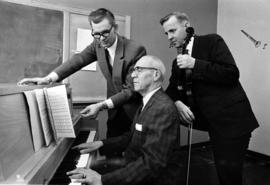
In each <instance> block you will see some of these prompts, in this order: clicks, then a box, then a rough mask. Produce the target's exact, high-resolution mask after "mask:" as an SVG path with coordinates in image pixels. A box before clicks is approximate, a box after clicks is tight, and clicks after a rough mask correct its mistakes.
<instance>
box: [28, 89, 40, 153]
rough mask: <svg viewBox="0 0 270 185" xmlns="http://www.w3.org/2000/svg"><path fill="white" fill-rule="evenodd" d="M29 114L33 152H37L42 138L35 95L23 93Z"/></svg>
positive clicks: (29, 92)
mask: <svg viewBox="0 0 270 185" xmlns="http://www.w3.org/2000/svg"><path fill="white" fill-rule="evenodd" d="M24 94H25V97H26V100H27V103H28V107H29V113H30V125H31V133H32V139H33V144H34V151H35V152H37V151H38V150H39V149H40V148H41V147H42V146H43V145H44V136H43V132H42V130H43V129H42V128H41V120H40V115H39V108H38V105H37V100H36V95H35V92H34V91H25V92H24Z"/></svg>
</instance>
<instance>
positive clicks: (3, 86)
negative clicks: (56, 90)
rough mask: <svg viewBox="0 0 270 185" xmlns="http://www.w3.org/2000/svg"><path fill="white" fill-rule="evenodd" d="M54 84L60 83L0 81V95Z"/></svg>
mask: <svg viewBox="0 0 270 185" xmlns="http://www.w3.org/2000/svg"><path fill="white" fill-rule="evenodd" d="M56 85H60V84H59V83H55V84H53V85H21V86H19V85H17V84H16V83H0V96H2V95H9V94H16V93H21V92H24V91H30V90H34V89H42V88H45V87H53V86H56ZM66 86H67V92H68V94H69V91H71V89H70V88H68V86H69V85H68V84H66Z"/></svg>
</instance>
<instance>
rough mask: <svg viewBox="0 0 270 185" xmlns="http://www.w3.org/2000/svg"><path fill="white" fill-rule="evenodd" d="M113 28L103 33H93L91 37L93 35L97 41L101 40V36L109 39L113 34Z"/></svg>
mask: <svg viewBox="0 0 270 185" xmlns="http://www.w3.org/2000/svg"><path fill="white" fill-rule="evenodd" d="M112 28H113V26H111V28H110V29H108V30H104V31H102V32H100V33H93V32H92V33H91V35H92V36H93V37H94V38H95V39H100V37H101V36H102V37H104V38H107V37H108V36H109V35H110V33H111V31H112Z"/></svg>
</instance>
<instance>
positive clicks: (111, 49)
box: [107, 35, 118, 59]
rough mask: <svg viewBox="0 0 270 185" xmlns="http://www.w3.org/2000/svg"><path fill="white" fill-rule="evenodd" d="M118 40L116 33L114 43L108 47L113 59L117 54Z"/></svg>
mask: <svg viewBox="0 0 270 185" xmlns="http://www.w3.org/2000/svg"><path fill="white" fill-rule="evenodd" d="M117 41H118V36H117V35H116V38H115V41H114V43H113V45H111V46H110V47H108V48H107V49H108V52H109V54H110V56H111V58H112V59H114V56H115V51H116V46H117Z"/></svg>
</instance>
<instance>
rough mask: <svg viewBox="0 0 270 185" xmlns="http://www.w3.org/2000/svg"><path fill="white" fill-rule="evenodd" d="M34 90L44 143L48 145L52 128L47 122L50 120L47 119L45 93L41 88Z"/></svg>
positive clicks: (51, 137)
mask: <svg viewBox="0 0 270 185" xmlns="http://www.w3.org/2000/svg"><path fill="white" fill-rule="evenodd" d="M34 92H35V94H36V99H37V105H38V110H39V116H40V120H41V125H42V131H43V135H44V138H45V144H46V146H49V144H50V143H51V141H52V139H53V135H52V128H51V126H50V122H49V121H50V120H49V115H48V111H47V105H46V101H45V94H44V91H43V89H35V90H34Z"/></svg>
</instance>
